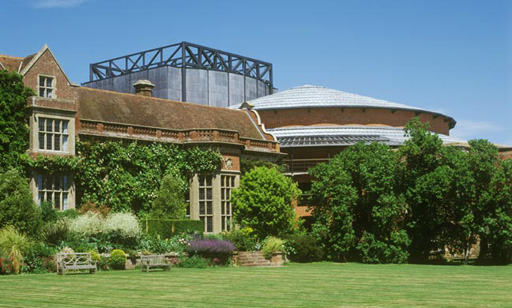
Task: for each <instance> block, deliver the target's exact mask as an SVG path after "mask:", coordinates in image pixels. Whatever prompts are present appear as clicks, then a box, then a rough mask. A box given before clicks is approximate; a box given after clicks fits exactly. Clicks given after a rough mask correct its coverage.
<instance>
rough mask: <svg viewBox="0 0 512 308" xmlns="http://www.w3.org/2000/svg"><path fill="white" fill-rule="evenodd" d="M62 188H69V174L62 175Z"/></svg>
mask: <svg viewBox="0 0 512 308" xmlns="http://www.w3.org/2000/svg"><path fill="white" fill-rule="evenodd" d="M62 189H64V190H68V176H67V175H65V176H63V177H62Z"/></svg>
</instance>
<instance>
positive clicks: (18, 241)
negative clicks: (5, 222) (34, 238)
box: [0, 226, 30, 274]
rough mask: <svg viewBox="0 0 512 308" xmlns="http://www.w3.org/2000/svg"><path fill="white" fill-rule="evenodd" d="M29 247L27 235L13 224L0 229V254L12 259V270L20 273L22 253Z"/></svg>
mask: <svg viewBox="0 0 512 308" xmlns="http://www.w3.org/2000/svg"><path fill="white" fill-rule="evenodd" d="M29 247H30V240H29V239H28V237H27V236H26V235H24V234H22V233H20V232H18V230H16V228H14V227H13V226H7V227H5V228H3V229H1V230H0V254H2V255H5V256H9V259H10V260H11V261H12V270H13V272H14V273H15V274H18V273H20V270H21V266H22V265H23V255H24V254H25V253H26V252H27V251H28V248H29Z"/></svg>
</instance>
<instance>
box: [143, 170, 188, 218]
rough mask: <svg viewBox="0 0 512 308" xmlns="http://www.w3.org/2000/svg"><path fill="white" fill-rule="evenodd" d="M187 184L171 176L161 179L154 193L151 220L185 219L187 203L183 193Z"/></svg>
mask: <svg viewBox="0 0 512 308" xmlns="http://www.w3.org/2000/svg"><path fill="white" fill-rule="evenodd" d="M186 191H187V184H186V182H185V181H183V180H182V179H181V178H179V177H177V176H174V175H172V174H168V175H166V176H165V177H164V178H163V179H162V183H161V185H160V189H159V190H158V191H157V193H156V198H155V201H153V206H152V208H151V212H150V214H151V217H152V218H163V219H169V218H173V219H182V218H185V214H186V207H187V203H186V202H185V193H186Z"/></svg>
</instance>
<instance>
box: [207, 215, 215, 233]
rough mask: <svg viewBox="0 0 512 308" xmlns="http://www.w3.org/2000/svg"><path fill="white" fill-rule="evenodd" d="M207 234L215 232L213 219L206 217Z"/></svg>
mask: <svg viewBox="0 0 512 308" xmlns="http://www.w3.org/2000/svg"><path fill="white" fill-rule="evenodd" d="M206 232H213V217H206Z"/></svg>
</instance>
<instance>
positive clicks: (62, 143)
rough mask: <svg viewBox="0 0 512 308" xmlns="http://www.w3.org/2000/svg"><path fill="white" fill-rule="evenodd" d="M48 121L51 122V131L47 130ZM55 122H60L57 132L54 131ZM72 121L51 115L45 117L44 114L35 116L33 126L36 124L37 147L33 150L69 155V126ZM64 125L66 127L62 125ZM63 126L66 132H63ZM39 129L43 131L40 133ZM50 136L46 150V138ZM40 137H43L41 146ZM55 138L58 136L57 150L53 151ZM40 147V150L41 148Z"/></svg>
mask: <svg viewBox="0 0 512 308" xmlns="http://www.w3.org/2000/svg"><path fill="white" fill-rule="evenodd" d="M42 121H44V122H43V124H42V125H43V126H41V123H42ZM48 121H52V125H51V130H48V127H49V126H48V124H47V123H48ZM55 121H58V122H60V125H59V131H56V130H55ZM71 121H72V119H70V118H64V117H58V116H53V115H46V114H40V115H38V116H36V120H35V122H36V123H35V124H36V132H35V133H36V138H35V140H36V142H37V145H36V146H35V149H36V150H37V151H38V152H51V153H71V151H70V147H71V141H70V139H71V136H72V134H71V128H70V126H71V125H70V124H71ZM64 124H66V125H64ZM64 126H66V131H64ZM41 127H42V128H43V129H44V130H42V131H41ZM49 135H51V136H52V139H51V140H52V141H51V146H50V148H48V136H49ZM41 136H43V144H41ZM56 136H58V140H59V149H58V150H56V149H55V144H56V142H55V140H56V138H55V137H56ZM41 147H42V148H41Z"/></svg>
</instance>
